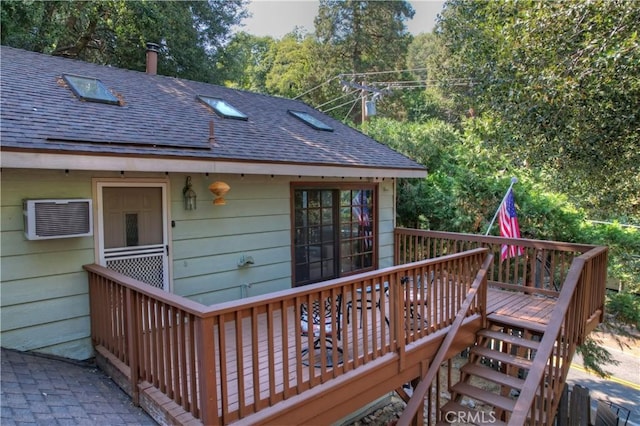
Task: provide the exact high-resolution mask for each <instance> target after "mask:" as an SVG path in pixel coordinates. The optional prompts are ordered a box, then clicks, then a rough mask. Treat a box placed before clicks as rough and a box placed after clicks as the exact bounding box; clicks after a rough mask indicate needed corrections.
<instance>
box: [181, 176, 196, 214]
mask: <svg viewBox="0 0 640 426" xmlns="http://www.w3.org/2000/svg"><path fill="white" fill-rule="evenodd" d="M182 196H183V198H184V209H185V210H195V209H196V197H197V195H196V192H195V191H194V190H193V189H191V176H187V182H186V183H185V185H184V188H182Z"/></svg>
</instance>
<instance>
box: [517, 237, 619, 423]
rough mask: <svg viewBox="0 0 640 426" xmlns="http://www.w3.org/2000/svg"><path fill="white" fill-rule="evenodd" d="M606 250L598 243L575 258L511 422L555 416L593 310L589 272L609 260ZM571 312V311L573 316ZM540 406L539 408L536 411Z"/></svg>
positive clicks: (549, 420) (539, 419)
mask: <svg viewBox="0 0 640 426" xmlns="http://www.w3.org/2000/svg"><path fill="white" fill-rule="evenodd" d="M606 254H607V248H606V247H597V248H594V249H592V250H590V251H589V252H587V253H585V254H584V255H582V256H580V257H578V258H576V259H574V261H573V263H572V265H571V268H570V269H569V273H568V275H567V280H566V281H565V283H564V285H563V286H562V291H561V292H560V296H559V297H558V300H557V302H556V305H555V307H554V309H553V311H552V313H551V317H550V319H549V325H548V328H547V330H546V331H545V333H544V335H543V337H542V339H541V341H540V346H539V347H538V350H537V352H536V356H535V358H534V359H533V363H532V366H531V369H530V370H529V372H528V374H527V378H526V379H525V383H524V385H523V388H522V390H521V392H520V395H519V397H518V400H517V401H516V404H515V406H514V409H513V413H512V415H511V418H510V419H509V423H508V424H509V425H512V426H521V425H524V424H525V423H526V421H527V420H528V421H529V422H530V424H545V423H546V424H549V423H550V422H551V420H553V417H554V416H555V411H556V408H557V404H558V401H559V396H560V392H561V391H562V387H563V385H564V383H565V381H566V377H567V373H568V371H569V366H570V365H571V359H572V357H573V354H574V352H575V347H576V345H577V344H579V343H580V340H581V338H582V336H583V334H584V333H583V329H584V327H585V323H586V321H587V319H588V317H589V315H590V314H591V311H590V309H588V307H587V306H585V303H584V300H586V297H585V296H586V295H588V294H589V293H592V291H590V290H591V289H589V288H586V287H588V286H589V285H590V284H591V283H590V281H592V280H588V279H586V278H587V277H585V275H586V274H587V273H588V269H589V266H590V264H591V263H594V262H595V261H597V260H598V258H601V257H603V256H604V260H605V262H606ZM600 260H602V259H600ZM567 313H571V314H572V315H571V317H568V316H567ZM554 357H562V362H561V363H559V362H552V361H551V360H552V358H554ZM549 376H550V377H549ZM539 398H543V399H545V400H546V402H547V404H548V406H547V407H544V404H538V403H536V400H537V399H539ZM545 408H546V409H545ZM536 409H537V410H538V412H535V411H536ZM545 417H546V420H545Z"/></svg>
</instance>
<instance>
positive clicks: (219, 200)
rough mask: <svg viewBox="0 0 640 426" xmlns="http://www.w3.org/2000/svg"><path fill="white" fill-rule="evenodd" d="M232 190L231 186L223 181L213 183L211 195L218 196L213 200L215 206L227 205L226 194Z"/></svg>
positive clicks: (210, 187) (210, 189)
mask: <svg viewBox="0 0 640 426" xmlns="http://www.w3.org/2000/svg"><path fill="white" fill-rule="evenodd" d="M230 189H231V187H230V186H229V185H227V184H226V183H224V182H221V181H218V182H213V183H212V184H211V185H209V191H211V193H212V194H213V195H215V196H216V199H215V200H213V205H214V206H224V205H225V204H227V202H226V201H225V199H224V194H226V193H227V192H229V190H230Z"/></svg>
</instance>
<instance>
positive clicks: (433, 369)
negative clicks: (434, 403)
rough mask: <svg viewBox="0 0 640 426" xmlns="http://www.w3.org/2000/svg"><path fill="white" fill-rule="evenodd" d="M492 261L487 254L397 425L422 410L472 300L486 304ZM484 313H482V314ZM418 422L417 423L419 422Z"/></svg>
mask: <svg viewBox="0 0 640 426" xmlns="http://www.w3.org/2000/svg"><path fill="white" fill-rule="evenodd" d="M491 262H493V258H492V256H491V255H489V256H487V257H486V259H485V260H484V262H483V263H482V266H481V267H480V270H479V271H478V274H477V276H476V279H475V280H474V282H473V284H472V286H471V288H470V289H469V291H468V293H467V296H466V298H465V300H464V302H463V303H462V305H461V307H460V310H459V311H458V312H457V314H456V317H455V319H454V321H453V324H452V325H451V330H450V331H449V333H448V334H447V337H446V338H445V339H444V340H443V342H442V344H441V345H440V347H439V348H438V352H436V355H435V356H434V357H433V359H432V360H431V364H430V365H429V369H428V370H427V373H426V374H425V375H424V376H423V377H422V378H421V381H420V383H419V384H418V386H417V387H416V388H415V389H414V391H413V395H412V396H411V399H410V400H409V402H408V403H407V406H406V408H405V409H404V411H403V412H402V415H401V416H400V418H399V419H398V422H397V425H398V426H408V425H409V424H410V423H411V422H412V420H413V419H414V418H415V416H416V414H417V413H418V412H420V413H421V415H423V414H422V413H423V412H424V409H423V407H424V399H425V397H426V396H427V393H428V392H429V390H431V386H432V383H433V380H434V379H435V377H436V374H438V372H439V371H440V366H441V365H442V363H443V362H444V360H445V357H446V355H447V352H449V348H450V347H451V345H452V344H453V342H454V340H455V339H456V334H457V333H458V331H459V329H460V327H461V326H462V322H463V320H464V319H465V317H466V316H467V313H468V312H469V309H470V308H471V307H472V306H473V304H474V301H475V300H476V299H479V300H480V305H481V306H486V301H487V270H488V269H489V265H491ZM484 314H485V313H483V316H484ZM482 323H483V327H486V318H483V321H482ZM421 423H422V422H420V423H419V424H421Z"/></svg>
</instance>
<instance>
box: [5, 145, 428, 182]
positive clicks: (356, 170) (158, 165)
mask: <svg viewBox="0 0 640 426" xmlns="http://www.w3.org/2000/svg"><path fill="white" fill-rule="evenodd" d="M0 166H1V167H3V168H21V169H53V170H101V171H126V172H174V173H194V172H200V173H244V174H256V175H278V176H334V177H335V176H338V177H372V178H375V177H380V178H383V177H389V178H391V177H396V178H424V177H425V176H426V175H427V171H426V169H423V170H420V169H394V168H372V167H357V166H353V167H349V166H342V167H341V166H325V165H303V164H280V163H249V162H246V163H245V162H235V161H222V160H213V161H211V160H210V161H203V160H187V159H168V158H147V157H144V158H143V157H118V156H102V155H100V156H93V155H66V154H51V153H28V152H15V151H9V152H7V151H3V152H2V155H0Z"/></svg>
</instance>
